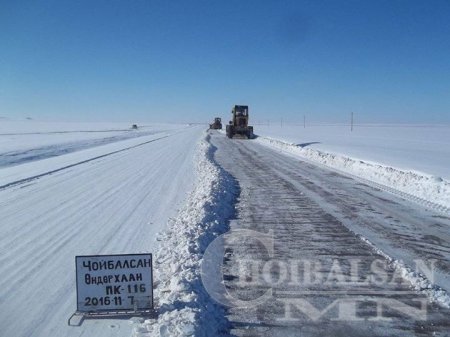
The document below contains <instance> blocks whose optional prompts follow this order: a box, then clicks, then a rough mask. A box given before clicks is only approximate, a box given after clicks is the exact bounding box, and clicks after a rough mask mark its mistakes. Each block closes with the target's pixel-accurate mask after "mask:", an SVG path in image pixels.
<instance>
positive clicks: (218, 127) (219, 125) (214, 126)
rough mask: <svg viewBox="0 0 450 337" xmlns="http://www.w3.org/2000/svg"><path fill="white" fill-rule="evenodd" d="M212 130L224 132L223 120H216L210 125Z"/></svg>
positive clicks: (217, 118)
mask: <svg viewBox="0 0 450 337" xmlns="http://www.w3.org/2000/svg"><path fill="white" fill-rule="evenodd" d="M209 128H210V129H214V130H222V119H221V118H220V117H216V118H214V123H212V124H209Z"/></svg>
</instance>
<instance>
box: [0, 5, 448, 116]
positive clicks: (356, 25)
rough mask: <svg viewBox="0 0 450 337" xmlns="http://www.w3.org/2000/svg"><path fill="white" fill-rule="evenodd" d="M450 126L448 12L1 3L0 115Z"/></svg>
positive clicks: (437, 8) (441, 8) (435, 8)
mask: <svg viewBox="0 0 450 337" xmlns="http://www.w3.org/2000/svg"><path fill="white" fill-rule="evenodd" d="M233 104H248V105H249V106H250V112H251V113H252V115H251V117H252V118H253V121H258V120H267V119H272V120H278V119H279V118H281V117H283V119H284V120H291V121H301V120H302V119H303V115H304V114H306V116H307V118H308V119H309V120H312V121H327V122H328V121H329V122H340V121H345V120H347V119H348V115H349V113H350V111H354V112H355V115H356V116H357V120H358V121H359V122H407V123H414V122H418V123H450V1H448V0H444V1H438V0H429V1H428V0H423V1H412V0H411V1H406V0H404V1H396V0H386V1H384V0H382V1H380V0H357V1H337V0H330V1H320V0H311V1H300V0H298V1H276V0H274V1H262V0H255V1H246V0H231V1H230V0H224V1H206V0H205V1H196V0H193V1H171V0H168V1H164V0H161V1H154V0H120V1H118V0H70V1H69V0H40V1H36V0H30V1H27V0H17V1H16V0H0V116H6V117H10V118H23V117H25V116H31V117H33V118H35V119H57V120H105V121H134V120H138V121H177V120H181V121H209V120H211V119H212V118H213V117H214V116H215V115H218V116H222V117H223V118H228V117H229V111H230V109H231V107H232V105H233Z"/></svg>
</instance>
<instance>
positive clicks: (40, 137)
mask: <svg viewBox="0 0 450 337" xmlns="http://www.w3.org/2000/svg"><path fill="white" fill-rule="evenodd" d="M137 125H138V129H136V130H135V129H132V125H131V124H126V123H63V122H59V123H58V122H40V121H33V120H32V121H28V120H26V121H14V120H2V121H0V167H6V166H14V165H19V164H23V163H26V162H29V161H35V160H41V159H45V158H49V157H55V156H59V155H62V154H66V153H71V152H76V151H80V150H83V149H87V148H91V147H96V146H100V145H104V144H109V143H114V142H118V141H121V140H126V139H130V138H138V137H142V136H148V135H152V134H156V133H162V132H169V131H173V130H177V129H181V128H183V127H186V125H176V124H137Z"/></svg>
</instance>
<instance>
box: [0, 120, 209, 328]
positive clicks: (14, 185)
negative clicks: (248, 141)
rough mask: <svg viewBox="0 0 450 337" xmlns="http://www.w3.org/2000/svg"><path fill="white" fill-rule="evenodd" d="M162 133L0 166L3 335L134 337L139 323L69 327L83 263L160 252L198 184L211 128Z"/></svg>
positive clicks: (92, 322) (107, 322)
mask: <svg viewBox="0 0 450 337" xmlns="http://www.w3.org/2000/svg"><path fill="white" fill-rule="evenodd" d="M156 129H157V128H155V130H156ZM161 131H162V132H157V134H154V135H147V136H142V137H139V138H133V139H128V140H125V141H118V142H114V143H110V144H105V145H102V146H97V147H92V148H89V149H86V150H80V151H77V152H73V153H69V154H65V155H59V156H55V157H52V158H48V159H42V160H35V161H30V162H27V163H25V164H22V165H17V166H10V167H6V168H3V169H0V181H1V183H0V184H1V185H2V188H1V189H0V233H1V235H0V275H2V277H1V279H0V303H1V306H0V327H1V335H2V336H18V337H20V336H24V337H25V336H27V337H28V336H45V337H48V336H80V335H90V336H110V335H115V336H127V337H129V336H130V335H131V332H132V325H133V324H135V322H136V321H133V320H132V321H129V320H105V319H104V320H86V321H85V322H83V324H82V326H80V327H69V326H68V325H67V319H68V318H69V317H70V316H71V315H72V313H73V312H74V311H75V310H76V287H75V264H74V257H75V256H76V255H96V254H121V253H146V252H150V253H154V252H155V251H156V248H155V247H156V245H157V241H156V236H157V234H158V233H159V232H162V231H164V230H166V229H167V223H168V221H169V219H170V218H171V217H174V216H176V214H177V209H179V208H181V207H182V206H183V205H184V204H185V200H186V197H187V194H188V192H190V191H192V190H193V188H194V181H195V177H196V173H195V172H196V166H195V162H194V156H195V155H196V153H197V143H198V141H199V140H200V139H201V137H202V135H203V127H198V126H197V127H183V128H178V129H176V130H173V131H169V132H166V131H164V130H161ZM31 145H32V144H31ZM155 276H156V277H157V275H155Z"/></svg>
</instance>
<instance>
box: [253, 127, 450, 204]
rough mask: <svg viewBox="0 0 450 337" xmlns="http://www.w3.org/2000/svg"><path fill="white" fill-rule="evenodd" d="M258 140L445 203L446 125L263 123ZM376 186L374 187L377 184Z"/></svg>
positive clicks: (449, 130)
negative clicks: (350, 128)
mask: <svg viewBox="0 0 450 337" xmlns="http://www.w3.org/2000/svg"><path fill="white" fill-rule="evenodd" d="M255 130H257V131H255V132H256V133H257V134H258V135H259V136H261V137H260V138H258V139H257V141H259V142H260V143H262V144H266V145H268V146H271V147H274V148H277V149H278V150H281V151H284V152H286V153H290V154H293V155H296V156H300V157H302V158H305V159H307V160H310V161H312V162H314V163H318V164H322V165H325V166H328V167H331V168H333V169H336V170H339V171H341V172H345V173H348V174H350V175H353V176H356V177H360V178H362V179H365V180H368V181H372V182H375V183H378V184H381V185H382V186H386V187H388V188H391V189H395V190H398V191H401V192H404V193H406V194H408V195H410V196H412V198H413V199H417V200H418V201H419V202H421V203H424V202H427V201H428V202H431V203H433V204H434V205H436V207H435V208H438V209H440V210H444V211H446V212H448V211H449V208H450V182H449V180H448V179H449V178H450V127H448V126H356V127H355V129H354V131H353V132H350V130H349V128H348V126H311V127H306V128H303V127H302V126H283V127H281V126H263V125H260V126H258V127H257V128H255ZM377 187H380V186H377Z"/></svg>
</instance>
